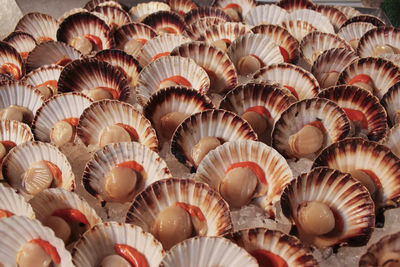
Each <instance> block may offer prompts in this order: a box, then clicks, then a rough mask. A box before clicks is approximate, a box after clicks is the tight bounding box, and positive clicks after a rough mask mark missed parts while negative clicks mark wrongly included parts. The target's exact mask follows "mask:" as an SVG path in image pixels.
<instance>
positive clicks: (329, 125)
mask: <svg viewBox="0 0 400 267" xmlns="http://www.w3.org/2000/svg"><path fill="white" fill-rule="evenodd" d="M316 120H318V121H320V122H321V123H322V124H323V126H324V128H325V130H326V133H325V135H326V140H325V143H324V144H323V147H326V146H328V145H330V144H331V143H334V142H337V141H339V140H341V139H343V138H346V137H347V135H348V134H349V131H350V121H349V119H348V118H347V116H346V113H345V112H344V111H343V109H341V108H340V107H339V106H338V105H337V104H335V103H334V102H332V101H329V100H327V99H322V98H311V99H305V100H302V101H299V102H296V103H294V104H293V105H291V106H290V107H289V108H288V109H287V110H286V111H284V112H283V113H282V115H281V117H280V118H279V120H278V121H277V122H276V123H275V126H274V129H273V132H272V146H273V147H274V148H275V149H277V150H278V151H279V152H280V153H281V154H282V155H283V156H284V157H286V158H296V155H294V153H293V152H292V151H291V149H290V147H289V144H288V140H289V137H290V136H291V135H293V134H295V133H297V132H298V131H300V130H301V129H302V128H303V127H304V125H306V124H308V123H311V122H314V121H316ZM315 156H316V155H309V157H315Z"/></svg>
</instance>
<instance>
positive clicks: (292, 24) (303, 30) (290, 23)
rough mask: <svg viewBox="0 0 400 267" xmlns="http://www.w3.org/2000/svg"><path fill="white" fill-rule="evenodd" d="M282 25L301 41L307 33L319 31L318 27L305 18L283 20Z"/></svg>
mask: <svg viewBox="0 0 400 267" xmlns="http://www.w3.org/2000/svg"><path fill="white" fill-rule="evenodd" d="M282 26H283V27H284V28H285V29H286V30H287V31H288V32H289V33H290V34H291V35H292V36H293V37H294V38H296V39H297V41H299V42H301V40H303V38H304V37H305V36H306V35H307V34H309V33H311V32H314V31H317V28H315V27H314V26H313V25H311V24H310V23H308V22H307V21H304V20H287V21H283V22H282Z"/></svg>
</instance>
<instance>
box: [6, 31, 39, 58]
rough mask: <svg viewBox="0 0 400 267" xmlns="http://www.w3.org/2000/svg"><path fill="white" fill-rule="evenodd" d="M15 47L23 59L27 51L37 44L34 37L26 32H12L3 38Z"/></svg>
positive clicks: (26, 55)
mask: <svg viewBox="0 0 400 267" xmlns="http://www.w3.org/2000/svg"><path fill="white" fill-rule="evenodd" d="M4 42H7V43H8V44H10V45H11V46H13V47H14V48H15V49H17V51H18V53H19V55H20V56H21V57H22V59H23V60H26V59H27V57H28V54H29V52H31V51H32V50H33V49H34V48H35V47H36V45H37V43H36V40H35V38H33V36H32V35H30V34H29V33H26V32H12V33H10V34H9V35H8V36H7V37H6V38H5V39H4Z"/></svg>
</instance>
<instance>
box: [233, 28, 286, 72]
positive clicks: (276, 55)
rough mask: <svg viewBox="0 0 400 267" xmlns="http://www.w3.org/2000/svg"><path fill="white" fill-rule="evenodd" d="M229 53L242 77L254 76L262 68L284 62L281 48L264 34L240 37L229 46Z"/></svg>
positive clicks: (249, 34)
mask: <svg viewBox="0 0 400 267" xmlns="http://www.w3.org/2000/svg"><path fill="white" fill-rule="evenodd" d="M227 53H228V56H229V57H230V59H231V60H232V62H233V64H234V65H235V67H236V69H237V71H238V74H240V75H249V74H253V73H254V72H256V71H257V70H259V69H260V68H263V67H265V66H268V65H271V64H275V63H282V62H283V57H282V54H281V52H280V49H279V46H277V45H276V44H275V43H274V42H272V41H270V38H268V36H266V35H263V34H255V33H247V34H244V35H241V36H239V38H237V39H236V40H235V41H234V42H233V43H232V44H231V46H229V48H228V51H227Z"/></svg>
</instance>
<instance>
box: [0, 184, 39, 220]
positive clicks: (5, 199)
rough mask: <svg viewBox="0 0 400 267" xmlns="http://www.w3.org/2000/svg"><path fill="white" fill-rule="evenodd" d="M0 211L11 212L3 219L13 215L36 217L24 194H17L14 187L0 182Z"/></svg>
mask: <svg viewBox="0 0 400 267" xmlns="http://www.w3.org/2000/svg"><path fill="white" fill-rule="evenodd" d="M0 211H2V215H3V216H4V214H3V211H6V212H11V214H10V215H9V216H8V215H6V216H5V217H3V216H2V217H1V218H0V220H1V219H4V218H7V217H11V216H25V217H28V218H30V219H35V213H34V212H33V209H32V207H31V205H29V204H28V203H27V202H26V201H25V199H24V197H23V196H21V195H19V194H17V193H16V192H15V190H14V189H12V188H10V187H6V186H4V185H2V184H0Z"/></svg>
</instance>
